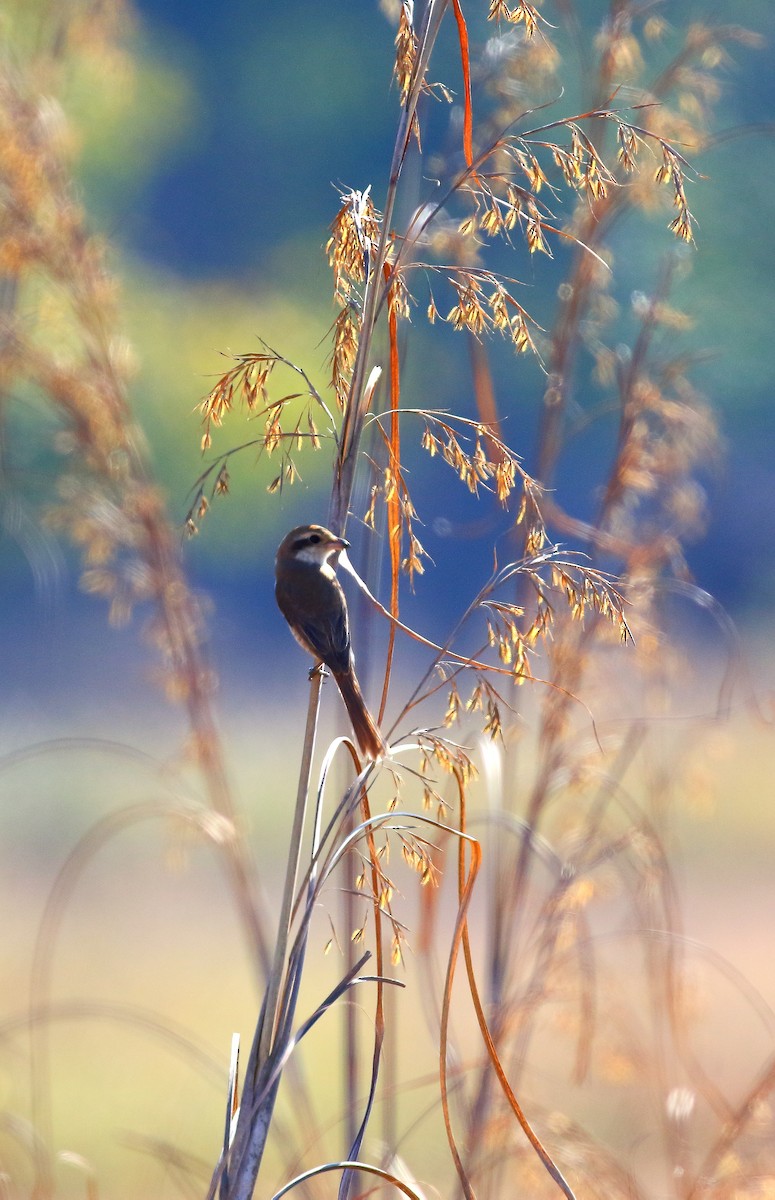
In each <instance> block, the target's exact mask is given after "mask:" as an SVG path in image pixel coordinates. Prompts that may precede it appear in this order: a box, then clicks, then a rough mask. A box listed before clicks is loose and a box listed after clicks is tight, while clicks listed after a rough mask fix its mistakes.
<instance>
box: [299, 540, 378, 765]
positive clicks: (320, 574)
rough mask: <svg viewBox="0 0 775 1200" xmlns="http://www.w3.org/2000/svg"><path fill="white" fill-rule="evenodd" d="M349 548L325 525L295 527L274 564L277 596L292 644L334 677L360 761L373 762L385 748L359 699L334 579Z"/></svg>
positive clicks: (341, 601) (341, 598)
mask: <svg viewBox="0 0 775 1200" xmlns="http://www.w3.org/2000/svg"><path fill="white" fill-rule="evenodd" d="M349 545H350V543H349V542H348V541H346V539H345V538H342V537H337V536H336V534H334V533H332V532H331V530H330V529H326V528H325V527H324V526H323V525H298V526H297V527H296V528H295V529H292V530H291V531H290V533H288V534H286V535H285V537H284V538H283V540H282V541H281V543H280V545H279V547H278V550H277V557H276V559H275V597H276V599H277V605H278V607H279V609H280V612H281V613H282V614H283V616H284V617H285V619H286V621H287V622H288V624H289V626H290V629H291V633H292V634H293V636H294V637H295V638H296V641H297V642H298V643H299V645H300V646H301V647H302V649H303V650H306V651H307V653H308V654H311V655H312V657H313V658H314V659H315V660H316V662H317V663H318V664H320V663H323V664H324V665H325V666H326V667H328V669H329V671H330V672H331V674H332V675H333V677H334V680H335V682H336V685H337V687H338V688H339V691H340V693H341V696H342V700H343V701H344V706H345V708H346V709H347V713H348V715H349V717H350V721H351V723H352V727H353V732H354V733H355V737H356V740H357V742H358V745H359V747H360V750H361V754H362V755H363V756H364V758H367V759H370V760H372V761H377V760H378V759H380V758H383V757H384V755H385V754H386V753H387V746H386V744H385V741H384V738H383V737H382V734H381V733H380V731H379V728H378V726H377V723H376V721H375V720H374V718H373V717H372V715H371V713H370V712H369V710H368V708H367V707H366V701H365V700H364V699H363V693H362V692H361V689H360V685H359V683H358V678H357V676H356V674H355V660H354V657H353V652H352V647H351V645H350V619H349V615H348V612H347V601H346V599H345V595H344V592H343V591H342V585H341V584H340V582H339V580H338V579H337V577H336V567H337V565H338V562H339V555H340V554H341V553H342V551H343V550H347V548H348V547H349Z"/></svg>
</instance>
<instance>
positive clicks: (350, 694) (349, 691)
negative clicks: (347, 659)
mask: <svg viewBox="0 0 775 1200" xmlns="http://www.w3.org/2000/svg"><path fill="white" fill-rule="evenodd" d="M333 676H334V679H335V680H336V683H337V687H338V688H339V691H340V692H341V693H342V699H343V700H344V704H345V708H346V709H347V713H348V715H349V717H350V721H351V722H352V727H353V731H354V733H355V737H356V740H357V742H358V745H359V746H360V748H361V754H363V755H364V757H365V758H370V759H372V760H376V759H378V758H384V756H385V754H387V746H386V745H385V741H384V738H383V737H382V734H381V733H380V731H379V729H378V727H377V723H376V721H375V720H374V718H373V717H372V715H371V713H370V712H369V710H368V708H367V707H366V701H365V700H364V699H363V693H362V692H361V689H360V685H359V684H358V680H357V679H356V677H355V672H354V671H343V672H342V673H341V674H340V673H338V672H336V671H334V672H333Z"/></svg>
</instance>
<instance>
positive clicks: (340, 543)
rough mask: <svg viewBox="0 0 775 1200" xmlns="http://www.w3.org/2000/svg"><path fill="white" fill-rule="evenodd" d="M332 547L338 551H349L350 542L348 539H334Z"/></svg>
mask: <svg viewBox="0 0 775 1200" xmlns="http://www.w3.org/2000/svg"><path fill="white" fill-rule="evenodd" d="M331 545H332V546H334V547H335V549H337V550H349V549H350V543H349V542H348V540H347V538H343V537H340V538H334V539H333V541H332V542H331Z"/></svg>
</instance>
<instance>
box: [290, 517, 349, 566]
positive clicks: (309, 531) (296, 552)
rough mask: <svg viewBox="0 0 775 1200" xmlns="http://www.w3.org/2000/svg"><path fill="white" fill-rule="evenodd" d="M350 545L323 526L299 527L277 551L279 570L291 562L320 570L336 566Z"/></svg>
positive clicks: (292, 531) (293, 530)
mask: <svg viewBox="0 0 775 1200" xmlns="http://www.w3.org/2000/svg"><path fill="white" fill-rule="evenodd" d="M349 545H350V543H349V542H348V541H346V540H345V538H341V537H337V536H336V534H335V533H332V532H331V530H330V529H325V528H324V526H322V525H298V526H297V527H296V528H295V529H292V530H291V532H290V533H288V534H286V535H285V537H284V538H283V540H282V541H281V542H280V545H279V547H278V550H277V559H276V564H277V569H278V570H280V569H282V567H283V565H285V564H288V563H291V562H297V563H298V562H301V563H307V564H309V566H311V567H318V568H319V569H322V568H325V567H328V568H329V569H332V568H333V567H335V566H336V562H337V558H338V556H339V555H340V554H341V552H342V551H343V550H346V549H347V547H348V546H349Z"/></svg>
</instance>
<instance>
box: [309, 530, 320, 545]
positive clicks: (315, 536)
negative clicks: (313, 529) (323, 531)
mask: <svg viewBox="0 0 775 1200" xmlns="http://www.w3.org/2000/svg"><path fill="white" fill-rule="evenodd" d="M307 540H308V542H309V544H310V546H317V544H318V542H319V541H320V534H319V533H311V534H310V535H309V538H308V539H307Z"/></svg>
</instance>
